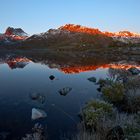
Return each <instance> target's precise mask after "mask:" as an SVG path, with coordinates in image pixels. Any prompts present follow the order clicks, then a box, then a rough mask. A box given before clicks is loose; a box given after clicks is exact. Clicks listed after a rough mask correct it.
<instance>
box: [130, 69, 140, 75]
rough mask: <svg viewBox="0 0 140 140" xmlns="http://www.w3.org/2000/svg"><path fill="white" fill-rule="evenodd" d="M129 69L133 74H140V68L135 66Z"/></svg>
mask: <svg viewBox="0 0 140 140" xmlns="http://www.w3.org/2000/svg"><path fill="white" fill-rule="evenodd" d="M128 71H129V72H131V73H132V74H133V75H138V74H139V73H140V70H139V69H137V68H135V67H132V68H130V69H128Z"/></svg>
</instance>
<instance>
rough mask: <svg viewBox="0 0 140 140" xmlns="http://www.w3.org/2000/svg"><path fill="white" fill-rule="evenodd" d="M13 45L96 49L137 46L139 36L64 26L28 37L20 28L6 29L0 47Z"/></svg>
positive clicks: (0, 35)
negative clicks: (128, 45)
mask: <svg viewBox="0 0 140 140" xmlns="http://www.w3.org/2000/svg"><path fill="white" fill-rule="evenodd" d="M15 43H16V44H18V43H19V44H18V46H23V47H25V46H26V47H27V48H28V47H30V48H36V47H37V48H41V47H43V48H46V47H51V48H55V47H56V48H57V49H66V48H72V49H73V48H74V49H77V48H78V47H90V48H92V47H94V48H96V47H97V48H98V47H109V46H123V45H126V44H138V43H140V34H137V33H133V32H129V31H120V32H115V33H113V32H103V31H100V30H99V29H95V28H89V27H85V26H81V25H74V24H66V25H64V26H61V27H59V28H58V29H50V30H48V31H46V32H44V33H40V34H34V35H32V36H28V34H27V33H25V32H24V31H23V30H22V29H21V28H12V27H8V28H7V30H6V31H5V33H4V34H0V45H3V44H4V45H7V44H8V45H9V44H10V45H11V44H15ZM76 47H77V48H76ZM78 49H79V48H78Z"/></svg>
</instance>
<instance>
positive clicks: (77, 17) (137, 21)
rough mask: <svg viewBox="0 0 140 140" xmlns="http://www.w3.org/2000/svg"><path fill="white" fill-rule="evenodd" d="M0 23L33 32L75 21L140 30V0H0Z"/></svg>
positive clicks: (103, 27)
mask: <svg viewBox="0 0 140 140" xmlns="http://www.w3.org/2000/svg"><path fill="white" fill-rule="evenodd" d="M0 23H1V24H0V32H4V31H5V29H6V28H7V27H8V26H12V27H21V28H23V30H25V31H26V32H28V33H29V34H33V33H40V32H45V31H47V30H48V29H49V28H57V27H59V26H61V25H64V24H66V23H74V24H80V25H84V26H89V27H93V28H99V29H101V30H102V31H106V30H107V31H120V30H130V31H133V32H138V33H140V0H0Z"/></svg>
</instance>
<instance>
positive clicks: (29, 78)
mask: <svg viewBox="0 0 140 140" xmlns="http://www.w3.org/2000/svg"><path fill="white" fill-rule="evenodd" d="M12 61H13V62H9V61H8V60H6V62H2V63H1V64H0V134H1V135H4V134H5V133H6V134H8V135H7V138H6V139H8V140H16V139H21V137H23V136H25V134H27V133H30V132H31V129H32V127H33V126H34V124H36V123H41V124H42V125H43V126H44V127H45V132H46V133H47V135H48V138H49V139H50V140H59V139H61V138H62V137H63V135H64V134H65V135H72V134H74V133H75V132H76V131H77V123H78V122H79V121H80V119H79V117H78V113H79V112H80V110H81V108H82V107H83V106H84V104H85V103H86V102H87V101H89V100H90V99H92V98H97V97H98V96H99V92H98V91H97V90H96V89H97V87H98V86H97V85H95V84H94V83H92V82H90V81H89V80H87V78H89V77H93V76H94V77H96V78H97V79H99V78H105V77H107V76H108V69H109V67H108V65H107V66H106V65H105V66H100V67H97V68H96V69H94V68H92V67H91V68H88V67H87V66H86V67H84V66H83V67H80V68H79V69H78V67H76V68H75V69H74V70H73V69H72V67H70V68H69V67H68V68H67V69H62V68H61V67H58V68H50V66H49V67H48V66H47V65H44V64H41V63H34V62H32V61H31V62H28V64H27V63H26V64H27V65H26V64H25V65H26V66H25V65H24V64H23V66H21V64H20V63H18V64H16V62H14V60H12ZM21 63H22V62H21ZM18 65H20V66H18ZM52 65H54V64H52ZM115 66H118V65H115ZM115 66H114V67H115ZM52 67H54V66H52ZM118 67H119V66H118ZM92 69H94V70H92ZM78 70H79V71H78ZM50 75H54V76H55V79H54V80H51V79H50V78H49V76H50ZM65 87H70V88H72V90H71V91H70V92H69V93H68V94H67V95H65V96H64V95H61V94H60V93H59V92H58V91H59V90H60V89H62V88H65ZM32 93H40V94H41V95H43V97H44V98H45V100H43V102H40V101H37V100H32V98H31V94H32ZM32 108H39V109H42V110H44V111H45V112H46V113H47V117H46V118H42V119H37V120H32V119H31V113H32Z"/></svg>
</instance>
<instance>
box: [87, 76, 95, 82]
mask: <svg viewBox="0 0 140 140" xmlns="http://www.w3.org/2000/svg"><path fill="white" fill-rule="evenodd" d="M88 80H89V81H90V82H93V83H96V78H95V77H90V78H88Z"/></svg>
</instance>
